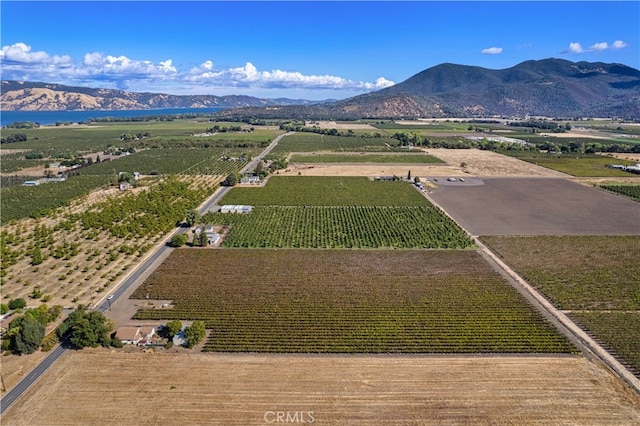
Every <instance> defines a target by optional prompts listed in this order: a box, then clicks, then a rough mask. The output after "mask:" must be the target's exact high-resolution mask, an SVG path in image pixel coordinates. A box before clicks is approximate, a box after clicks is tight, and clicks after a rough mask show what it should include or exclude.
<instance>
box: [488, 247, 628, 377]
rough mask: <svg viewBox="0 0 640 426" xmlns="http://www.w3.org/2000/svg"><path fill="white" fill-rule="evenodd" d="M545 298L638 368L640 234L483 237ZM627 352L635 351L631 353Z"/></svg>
mask: <svg viewBox="0 0 640 426" xmlns="http://www.w3.org/2000/svg"><path fill="white" fill-rule="evenodd" d="M482 241H483V242H485V243H487V245H488V246H489V247H490V248H491V249H492V250H493V251H495V252H496V253H497V254H498V255H500V256H501V257H502V258H503V259H505V261H506V262H507V263H508V264H509V265H511V266H512V267H513V268H514V269H515V270H516V271H517V272H518V273H519V274H520V275H521V276H522V277H523V278H525V279H526V280H527V281H528V282H529V283H531V284H532V285H533V286H535V287H536V288H537V289H538V290H539V291H540V292H541V293H542V294H543V295H544V296H545V297H547V299H549V300H550V301H551V302H552V303H554V304H555V305H556V306H557V307H559V308H560V309H563V310H568V311H570V312H571V311H573V312H574V313H573V314H572V315H573V316H574V317H575V318H577V319H578V320H579V322H581V323H582V324H583V325H584V326H585V327H586V329H587V331H588V332H590V333H591V334H593V335H595V336H596V337H597V338H598V339H600V340H601V341H603V342H604V343H605V344H606V345H608V346H610V347H611V348H612V349H613V351H614V352H615V353H617V354H618V355H619V356H621V357H622V359H623V361H626V362H628V363H633V365H634V367H635V369H636V371H640V362H638V357H637V354H639V353H640V340H639V339H630V338H629V336H634V335H638V334H637V333H635V334H634V330H638V312H639V311H640V285H639V284H638V277H639V276H640V262H638V259H640V237H638V236H608V237H596V236H558V237H551V236H543V237H482ZM627 354H635V355H633V356H632V357H631V358H629V357H628V356H627Z"/></svg>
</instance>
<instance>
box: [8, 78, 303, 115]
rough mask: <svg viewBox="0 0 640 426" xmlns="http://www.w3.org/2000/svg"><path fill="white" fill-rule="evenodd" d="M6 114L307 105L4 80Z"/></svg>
mask: <svg viewBox="0 0 640 426" xmlns="http://www.w3.org/2000/svg"><path fill="white" fill-rule="evenodd" d="M0 89H1V90H2V96H1V98H0V100H1V102H2V107H1V109H2V110H3V111H97V110H106V111H110V110H148V109H163V108H240V107H264V106H271V105H306V104H311V103H313V102H312V101H307V100H303V99H285V98H280V99H263V98H256V97H252V96H240V95H229V96H215V95H168V94H164V93H137V92H127V91H124V90H117V89H92V88H88V87H72V86H65V85H62V84H52V83H40V82H28V81H15V80H2V83H1V84H0Z"/></svg>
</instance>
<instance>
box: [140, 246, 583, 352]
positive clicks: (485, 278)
mask: <svg viewBox="0 0 640 426" xmlns="http://www.w3.org/2000/svg"><path fill="white" fill-rule="evenodd" d="M178 283H179V284H178ZM147 296H148V298H150V299H160V300H172V301H173V304H174V306H173V308H170V309H157V310H145V309H142V310H139V311H138V312H137V314H136V316H135V318H136V319H140V320H169V319H174V318H178V319H183V320H195V319H201V320H204V321H205V323H206V325H207V328H208V329H209V330H210V335H209V339H208V340H207V342H206V344H205V351H216V352H285V353H286V352H292V353H294V352H303V353H567V352H573V351H575V349H574V348H573V347H572V346H571V344H570V343H569V342H568V340H567V339H566V338H564V337H563V336H561V335H559V334H558V332H557V331H556V330H555V329H554V328H553V327H552V326H550V325H549V324H548V323H547V322H546V321H545V320H544V319H543V318H542V316H541V315H539V314H537V313H536V312H534V311H533V310H532V309H531V307H530V306H529V305H528V304H527V303H526V302H525V300H524V299H523V298H522V297H521V296H520V294H519V293H517V291H516V290H514V289H513V288H512V287H511V286H509V285H508V284H507V283H506V282H505V281H504V279H503V278H501V277H500V275H499V274H498V273H497V272H495V271H494V270H493V269H491V267H489V266H488V265H487V264H486V263H485V262H484V260H483V259H482V258H481V257H480V256H479V255H478V254H477V253H476V252H474V251H438V250H402V251H393V250H375V251H369V250H366V251H362V250H348V251H344V250H338V251H337V250H241V249H238V250H207V249H204V250H198V249H180V250H176V251H174V252H173V253H172V254H171V255H170V257H169V258H168V259H167V260H166V261H165V262H164V263H163V264H162V265H161V266H160V267H159V268H158V269H157V270H156V271H155V272H154V273H153V274H152V275H151V276H150V277H149V278H148V279H147V280H146V281H145V283H144V284H142V285H141V286H140V287H139V288H138V289H137V290H136V292H135V293H134V295H133V296H132V297H133V298H142V299H145V298H147Z"/></svg>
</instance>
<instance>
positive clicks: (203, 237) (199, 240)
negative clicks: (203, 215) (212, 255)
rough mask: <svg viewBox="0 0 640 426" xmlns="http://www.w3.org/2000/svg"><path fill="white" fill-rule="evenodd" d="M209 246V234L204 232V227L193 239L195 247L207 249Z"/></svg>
mask: <svg viewBox="0 0 640 426" xmlns="http://www.w3.org/2000/svg"><path fill="white" fill-rule="evenodd" d="M207 244H209V239H208V238H207V234H206V233H205V232H204V227H202V226H201V227H200V229H199V231H198V232H196V235H195V236H194V237H193V245H194V246H196V247H206V246H207Z"/></svg>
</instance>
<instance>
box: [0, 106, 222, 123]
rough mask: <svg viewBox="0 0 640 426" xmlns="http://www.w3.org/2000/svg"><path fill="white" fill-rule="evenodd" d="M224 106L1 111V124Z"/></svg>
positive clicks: (193, 111) (188, 111)
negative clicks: (114, 109)
mask: <svg viewBox="0 0 640 426" xmlns="http://www.w3.org/2000/svg"><path fill="white" fill-rule="evenodd" d="M222 109H223V108H167V109H151V110H149V109H145V110H130V111H0V126H2V127H4V126H6V125H7V124H11V123H15V122H16V121H30V122H32V123H40V124H41V125H43V126H46V125H52V124H56V123H58V122H60V123H67V122H70V123H80V122H84V121H86V120H88V119H89V118H103V117H118V118H120V117H143V116H153V115H173V114H206V113H213V112H218V111H220V110H222Z"/></svg>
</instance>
